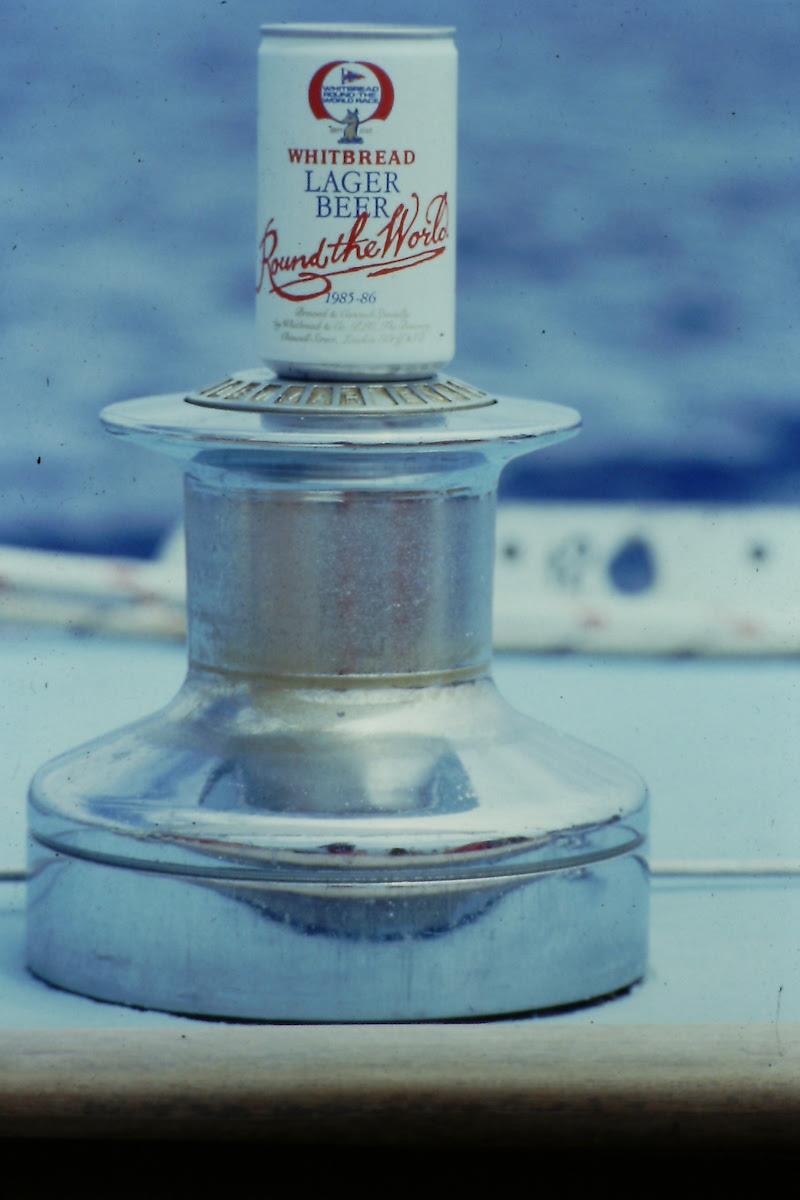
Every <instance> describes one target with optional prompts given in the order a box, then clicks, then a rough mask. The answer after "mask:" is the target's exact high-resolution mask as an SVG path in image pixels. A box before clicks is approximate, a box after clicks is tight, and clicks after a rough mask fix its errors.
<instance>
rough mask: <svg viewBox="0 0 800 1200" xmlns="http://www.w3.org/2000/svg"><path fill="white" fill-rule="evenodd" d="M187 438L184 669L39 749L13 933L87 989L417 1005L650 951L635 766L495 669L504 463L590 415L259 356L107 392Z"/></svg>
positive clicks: (592, 985) (453, 1001)
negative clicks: (196, 388) (236, 367)
mask: <svg viewBox="0 0 800 1200" xmlns="http://www.w3.org/2000/svg"><path fill="white" fill-rule="evenodd" d="M103 420H104V422H105V424H106V426H107V428H108V429H109V430H110V431H111V433H113V434H115V435H118V436H122V437H128V438H131V439H133V440H135V441H137V442H141V443H143V444H145V445H149V446H152V447H153V448H155V449H162V450H164V451H166V452H168V453H171V454H173V455H175V456H177V457H179V458H180V459H182V460H183V462H184V464H185V473H186V514H185V515H186V537H187V563H188V629H189V633H188V646H189V650H188V655H189V667H188V673H187V677H186V681H185V683H184V685H183V687H182V688H181V690H180V692H179V693H178V695H177V696H176V697H175V699H174V700H173V701H172V702H171V703H170V704H169V705H167V707H166V708H164V709H163V710H161V711H160V712H158V713H156V714H155V715H153V716H152V717H149V718H147V719H145V720H143V721H139V722H137V723H136V724H134V725H131V726H129V727H127V728H125V729H122V730H120V731H118V732H115V733H112V734H109V735H108V736H106V737H103V738H101V739H100V740H98V741H96V742H93V743H91V744H90V745H88V746H84V747H81V748H80V749H78V750H75V751H73V752H71V753H69V754H67V755H64V756H62V757H61V758H58V759H56V760H54V761H53V762H51V763H49V764H48V765H47V766H45V767H43V768H42V769H41V770H40V771H39V773H38V774H37V776H36V778H35V780H34V782H33V785H32V789H31V803H30V829H31V868H32V878H31V882H30V899H29V943H28V955H29V963H30V966H31V968H32V970H33V971H34V972H35V973H36V974H38V975H40V976H41V977H42V978H44V979H46V980H48V981H50V982H52V983H55V984H58V985H59V986H61V987H65V988H68V989H71V990H74V991H77V992H82V993H85V994H87V995H90V996H95V997H100V998H102V999H105V1000H112V1001H118V1002H121V1003H125V1004H133V1005H140V1006H145V1007H149V1008H159V1009H167V1010H171V1011H174V1012H181V1013H194V1014H203V1015H208V1016H223V1017H239V1018H251V1019H268V1020H302V1021H409V1020H420V1019H426V1018H427V1019H432V1018H447V1017H474V1016H479V1015H490V1014H501V1013H510V1012H518V1011H525V1010H532V1009H541V1008H547V1007H550V1006H555V1005H564V1004H569V1003H574V1002H579V1001H585V1000H588V999H590V998H593V997H598V996H603V995H607V994H609V993H613V992H615V991H616V990H618V989H621V988H624V987H626V986H627V985H630V984H631V983H633V982H634V981H635V980H637V979H639V978H640V977H641V976H642V974H643V972H644V969H645V963H646V944H647V908H648V878H647V867H646V862H645V858H644V850H643V847H644V840H645V829H646V818H647V798H646V789H645V787H644V785H643V783H642V781H641V780H640V778H639V777H638V775H636V773H635V772H634V771H632V770H631V769H629V768H628V767H626V766H624V765H623V764H621V763H619V762H617V761H616V760H614V759H612V758H610V757H608V756H607V755H605V754H603V753H601V752H599V751H597V750H594V749H590V748H589V747H587V746H585V745H583V744H581V743H579V742H577V741H575V740H573V739H571V738H569V737H566V736H564V735H562V734H559V733H555V732H553V731H551V730H550V729H549V728H547V727H546V726H544V725H542V724H540V723H539V722H538V721H535V720H532V719H530V718H528V717H526V716H523V715H521V714H520V713H518V712H516V711H514V710H513V709H512V708H511V707H510V706H509V705H508V704H507V703H506V702H505V701H504V700H503V698H502V697H501V696H500V695H499V694H498V692H497V690H496V688H495V685H494V683H493V681H492V677H491V632H492V626H491V612H492V570H493V559H494V521H495V496H496V486H497V480H498V477H499V474H500V471H501V469H502V467H503V466H504V464H505V463H506V462H508V461H509V460H510V459H511V458H513V457H515V456H516V455H520V454H523V453H527V452H528V451H530V450H535V449H538V448H540V447H543V446H547V445H550V444H551V443H553V442H556V441H558V440H560V439H562V438H565V437H567V436H569V435H570V434H572V433H574V432H575V431H576V430H577V428H578V425H579V418H578V415H577V414H576V413H575V412H574V411H573V410H571V409H568V408H564V407H559V406H555V405H551V404H545V403H538V402H533V401H526V400H517V399H509V398H504V397H497V396H494V395H489V394H487V393H486V392H482V391H480V390H479V389H476V388H474V387H471V386H469V385H466V384H463V383H460V382H458V381H455V380H451V379H449V378H447V377H442V376H437V377H434V378H433V379H430V380H426V381H422V382H420V381H419V380H415V381H409V382H407V383H404V382H402V381H393V382H391V383H390V384H387V383H380V384H369V383H366V384H365V383H364V382H363V381H360V382H357V383H352V384H349V383H347V382H346V381H345V382H342V381H340V380H337V381H336V382H331V383H326V382H325V381H324V380H323V381H314V382H308V383H302V382H301V383H299V384H298V382H297V381H296V380H281V379H278V378H276V377H274V376H272V375H270V373H269V372H268V371H250V372H245V373H241V374H239V375H234V376H232V377H231V378H229V379H227V380H225V381H223V382H221V383H220V384H218V385H216V386H213V387H210V388H205V389H203V390H202V391H200V392H195V393H191V394H189V395H173V396H160V397H152V398H148V399H142V400H134V401H129V402H126V403H121V404H114V405H112V406H111V407H109V408H107V409H106V410H105V412H104V414H103Z"/></svg>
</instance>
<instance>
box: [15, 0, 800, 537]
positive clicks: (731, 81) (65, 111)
mask: <svg viewBox="0 0 800 1200" xmlns="http://www.w3.org/2000/svg"><path fill="white" fill-rule="evenodd" d="M284 19H286V20H301V19H306V20H331V19H336V20H364V19H367V20H383V21H404V22H414V21H421V22H431V23H435V22H447V23H450V22H452V23H454V24H456V25H457V27H458V42H459V47H460V50H461V96H460V212H459V347H460V348H459V353H458V358H457V361H456V363H455V371H456V373H457V374H460V375H461V376H464V377H467V378H469V379H471V380H473V381H475V382H477V383H483V384H486V385H490V386H493V387H496V388H499V389H501V390H504V391H510V392H517V393H521V394H526V395H535V396H540V397H542V398H546V399H549V400H555V401H561V402H565V403H568V404H573V405H576V406H577V407H578V408H580V409H581V410H582V412H583V414H584V418H585V431H584V433H583V434H582V436H581V437H580V438H578V439H576V440H575V441H574V442H572V443H570V444H569V445H567V446H563V447H559V448H554V449H553V450H551V451H547V452H545V453H543V454H541V455H537V456H535V457H534V458H532V459H529V460H527V461H526V462H523V463H522V464H521V465H518V466H516V467H514V468H512V469H511V471H510V473H509V474H508V475H507V477H506V483H505V492H506V494H507V495H514V496H518V497H519V496H530V497H533V496H537V497H553V498H555V497H557V498H563V497H574V498H592V499H616V498H626V499H647V498H652V499H664V498H669V499H674V500H720V501H753V500H758V501H767V500H769V501H775V500H779V501H787V502H792V501H794V499H795V497H796V495H797V493H798V485H799V484H800V462H799V460H798V455H799V453H800V382H799V380H800V370H799V369H798V368H800V351H799V349H798V275H799V274H800V206H799V205H798V198H799V197H800V163H799V162H798V115H799V113H798V110H799V109H800V82H798V61H799V53H798V52H799V51H800V5H798V4H797V3H795V2H794V0H792V2H788V0H787V2H783V0H761V2H760V3H754V2H753V0H693V2H692V3H667V2H666V0H663V2H660V3H655V4H639V5H636V4H632V3H619V2H617V0H603V3H599V2H598V0H579V2H578V3H568V2H567V0H537V2H536V3H535V4H520V3H512V2H511V0H495V2H494V3H493V4H491V5H489V4H478V3H473V2H466V3H465V2H462V3H454V2H450V3H446V2H444V0H442V2H439V3H436V2H431V0H429V2H428V3H420V2H412V0H407V2H406V3H402V4H389V3H372V4H365V3H355V2H354V3H351V4H349V5H347V6H346V7H345V8H341V7H340V6H338V5H332V4H330V3H328V4H322V3H316V2H312V0H307V2H305V3H288V2H273V3H265V2H260V3H256V2H254V0H222V2H214V3H203V2H200V0H169V2H168V3H167V2H165V0H107V2H101V0H71V2H70V3H64V0H37V2H36V3H33V2H29V3H27V4H26V3H11V2H7V3H5V4H4V5H3V7H2V10H0V67H1V68H2V69H1V70H0V106H1V110H2V151H1V153H2V159H1V160H0V172H1V174H0V185H1V192H0V201H1V203H2V207H0V233H1V234H2V237H1V238H0V246H2V249H1V250H0V254H1V255H2V288H1V289H0V306H2V313H0V337H1V338H2V342H1V344H0V379H1V380H2V390H3V396H2V411H1V413H0V415H2V430H1V431H0V541H14V542H18V543H28V544H34V545H44V546H68V547H70V548H73V549H85V550H93V551H110V550H115V551H118V552H119V551H128V552H135V553H138V552H142V553H143V552H146V551H147V550H148V549H150V548H151V547H152V546H153V544H154V543H155V541H156V539H157V538H158V537H159V536H160V535H161V533H162V532H163V531H164V530H165V529H166V528H167V527H168V526H169V525H170V524H171V523H173V522H174V520H175V519H176V518H177V516H178V514H179V511H180V483H179V472H178V470H177V468H176V467H175V465H174V464H172V463H170V462H169V461H167V460H162V459H161V458H160V457H158V456H151V455H149V454H147V453H146V452H145V451H143V450H137V449H135V448H131V447H129V446H123V445H120V444H118V443H116V442H112V441H111V440H110V439H108V438H107V437H104V435H103V434H102V433H101V431H100V429H99V426H98V424H97V419H96V414H97V411H98V409H99V408H100V407H101V406H102V405H103V404H105V403H108V402H109V401H112V400H118V399H122V398H125V397H128V396H132V395H138V394H142V393H150V392H170V391H176V390H183V389H186V388H187V387H191V386H202V385H203V384H206V383H209V382H211V381H214V380H216V379H218V378H221V377H223V376H224V375H225V373H226V372H227V371H228V369H229V368H232V367H239V366H245V365H254V364H255V362H256V355H255V352H254V348H253V346H254V339H253V316H252V309H253V245H254V230H255V214H254V180H255V162H254V157H255V121H256V115H255V63H256V48H257V42H258V36H257V30H258V25H259V23H260V22H261V21H265V20H270V21H275V20H284Z"/></svg>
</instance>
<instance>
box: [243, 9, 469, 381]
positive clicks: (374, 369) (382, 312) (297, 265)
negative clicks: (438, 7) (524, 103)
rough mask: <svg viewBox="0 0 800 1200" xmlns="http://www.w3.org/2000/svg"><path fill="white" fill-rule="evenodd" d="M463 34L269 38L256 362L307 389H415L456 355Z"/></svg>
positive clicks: (405, 30)
mask: <svg viewBox="0 0 800 1200" xmlns="http://www.w3.org/2000/svg"><path fill="white" fill-rule="evenodd" d="M456 79H457V56H456V48H455V45H454V42H453V30H452V29H450V28H433V27H427V26H419V27H415V26H390V25H308V24H302V25H296V24H288V25H265V26H263V27H262V41H261V48H260V53H259V109H258V255H257V280H256V292H257V298H256V324H257V338H258V350H259V353H260V354H261V356H262V358H263V359H264V361H265V362H267V363H268V364H269V365H270V366H271V367H272V368H273V370H275V371H276V372H277V373H278V374H279V375H283V376H285V377H287V378H299V379H331V380H336V379H353V380H356V379H393V378H403V379H414V378H417V379H419V378H424V377H425V376H428V375H432V374H434V373H435V372H436V371H437V370H438V369H439V368H440V367H443V366H444V365H445V364H446V363H448V362H449V361H450V359H451V358H452V357H453V354H454V352H455V182H456Z"/></svg>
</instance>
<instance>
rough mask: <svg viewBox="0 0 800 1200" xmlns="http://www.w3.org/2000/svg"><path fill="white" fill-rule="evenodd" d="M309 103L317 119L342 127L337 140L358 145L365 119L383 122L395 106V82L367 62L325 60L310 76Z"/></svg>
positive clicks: (374, 65) (344, 143)
mask: <svg viewBox="0 0 800 1200" xmlns="http://www.w3.org/2000/svg"><path fill="white" fill-rule="evenodd" d="M308 104H309V107H310V109H311V111H312V113H313V114H314V116H315V117H316V118H317V120H319V121H325V120H327V121H333V122H335V124H337V125H341V127H342V136H341V137H340V138H339V142H340V143H341V144H343V145H357V144H358V143H360V142H361V141H363V138H360V137H359V135H358V131H359V129H360V128H361V126H362V125H365V124H366V123H367V121H385V120H386V118H387V117H388V116H389V113H390V112H391V111H392V108H393V106H394V85H393V84H392V81H391V79H390V78H389V76H388V75H387V73H386V72H385V71H384V69H383V67H379V66H376V64H375V63H368V62H346V61H345V60H340V61H337V62H329V63H325V64H324V65H323V66H321V67H320V68H319V69H318V70H317V71H315V72H314V74H313V75H312V77H311V82H310V83H309V85H308Z"/></svg>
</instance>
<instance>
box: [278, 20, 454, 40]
mask: <svg viewBox="0 0 800 1200" xmlns="http://www.w3.org/2000/svg"><path fill="white" fill-rule="evenodd" d="M261 33H262V35H264V34H266V35H269V36H270V37H319V38H334V37H336V38H339V37H346V38H450V37H452V36H453V34H454V33H455V26H454V25H370V24H359V25H349V24H330V23H328V22H325V23H324V24H323V23H322V22H321V21H320V22H313V21H312V22H306V21H299V22H286V23H283V22H280V23H276V24H270V25H262V26H261Z"/></svg>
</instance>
